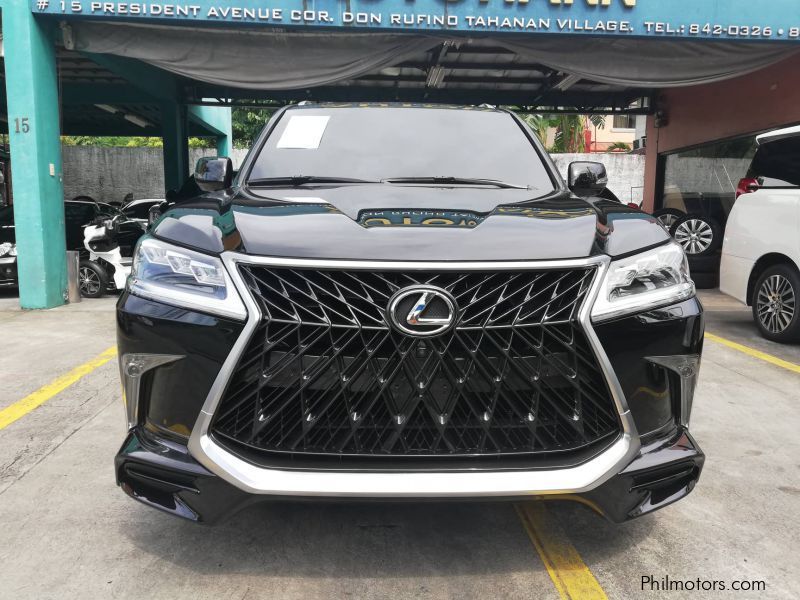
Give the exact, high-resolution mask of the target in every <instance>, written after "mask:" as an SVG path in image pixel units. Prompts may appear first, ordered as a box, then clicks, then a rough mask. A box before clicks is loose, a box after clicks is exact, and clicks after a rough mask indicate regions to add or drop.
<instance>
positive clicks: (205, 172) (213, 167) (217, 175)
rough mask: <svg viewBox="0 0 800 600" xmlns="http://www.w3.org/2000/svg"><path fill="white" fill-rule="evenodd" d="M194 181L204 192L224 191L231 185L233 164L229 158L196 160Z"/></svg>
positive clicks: (211, 157)
mask: <svg viewBox="0 0 800 600" xmlns="http://www.w3.org/2000/svg"><path fill="white" fill-rule="evenodd" d="M194 180H195V182H196V183H197V187H199V188H200V189H201V190H203V191H204V192H217V191H219V190H224V189H226V188H229V187H230V186H231V183H233V162H232V161H231V159H230V158H217V157H215V156H204V157H203V158H199V159H197V164H196V165H195V168H194Z"/></svg>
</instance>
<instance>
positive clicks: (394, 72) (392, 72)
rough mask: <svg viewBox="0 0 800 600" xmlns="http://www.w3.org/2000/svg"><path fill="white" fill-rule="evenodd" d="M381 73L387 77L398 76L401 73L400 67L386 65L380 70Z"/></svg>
mask: <svg viewBox="0 0 800 600" xmlns="http://www.w3.org/2000/svg"><path fill="white" fill-rule="evenodd" d="M380 74H381V75H385V76H386V77H397V76H398V75H400V67H385V68H383V69H381V70H380Z"/></svg>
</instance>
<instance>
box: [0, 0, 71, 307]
mask: <svg viewBox="0 0 800 600" xmlns="http://www.w3.org/2000/svg"><path fill="white" fill-rule="evenodd" d="M2 15H3V47H4V49H5V70H6V97H7V102H8V131H9V138H10V143H11V169H12V173H13V177H12V185H13V192H14V222H15V225H16V238H17V251H18V253H19V258H18V269H19V301H20V304H21V306H22V307H23V308H51V307H53V306H58V305H60V304H64V302H65V295H66V288H67V261H66V254H65V250H66V241H65V239H64V186H63V183H62V179H61V139H60V131H59V101H58V81H57V77H56V59H55V45H54V39H55V37H54V28H53V27H52V26H51V24H50V23H43V22H39V21H37V20H36V19H35V18H34V16H33V15H32V14H31V10H30V6H29V4H28V3H27V2H24V1H22V0H17V1H14V2H5V3H3V12H2Z"/></svg>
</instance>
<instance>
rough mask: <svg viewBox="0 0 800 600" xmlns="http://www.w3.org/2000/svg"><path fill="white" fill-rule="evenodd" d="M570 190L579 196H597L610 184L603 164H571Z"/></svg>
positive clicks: (586, 162)
mask: <svg viewBox="0 0 800 600" xmlns="http://www.w3.org/2000/svg"><path fill="white" fill-rule="evenodd" d="M567 179H568V185H569V189H570V190H572V192H573V193H574V194H576V195H578V196H581V197H588V196H596V195H597V194H599V193H600V192H602V191H603V190H604V189H606V185H607V184H608V174H607V173H606V167H605V165H604V164H603V163H598V162H588V161H580V162H574V163H570V165H569V170H568V173H567Z"/></svg>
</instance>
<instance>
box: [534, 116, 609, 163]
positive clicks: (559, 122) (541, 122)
mask: <svg viewBox="0 0 800 600" xmlns="http://www.w3.org/2000/svg"><path fill="white" fill-rule="evenodd" d="M520 117H521V118H522V120H523V121H524V122H525V123H526V124H527V125H528V127H530V128H531V130H532V131H533V132H534V134H536V136H537V137H538V138H539V139H540V140H541V141H542V143H543V144H545V145H547V137H548V136H547V134H548V132H549V131H551V130H555V137H554V139H553V144H552V146H551V147H550V148H548V150H549V151H550V152H557V153H565V152H586V151H587V150H588V148H587V147H586V136H585V134H584V131H586V129H587V128H588V127H590V126H594V127H603V125H605V122H606V118H605V116H603V115H578V114H538V113H536V114H534V113H523V114H520Z"/></svg>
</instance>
